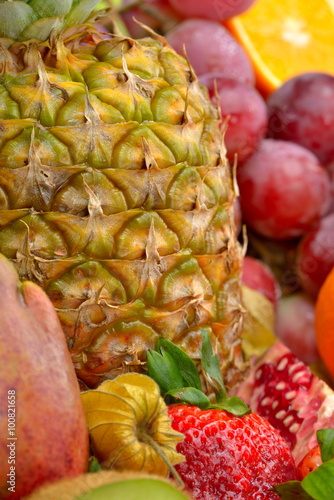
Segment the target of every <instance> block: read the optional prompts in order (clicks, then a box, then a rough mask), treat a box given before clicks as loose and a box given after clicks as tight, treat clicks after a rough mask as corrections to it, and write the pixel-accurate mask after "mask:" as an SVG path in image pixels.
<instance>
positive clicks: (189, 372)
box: [156, 337, 202, 391]
mask: <svg viewBox="0 0 334 500" xmlns="http://www.w3.org/2000/svg"><path fill="white" fill-rule="evenodd" d="M156 350H157V351H159V350H160V351H161V353H162V354H164V353H166V354H168V355H169V356H170V357H171V358H172V359H173V361H174V362H175V364H176V365H177V367H178V369H179V373H180V374H181V377H182V379H183V383H182V384H181V385H179V387H178V388H179V389H180V388H181V387H194V388H195V389H198V390H199V391H201V390H202V384H201V379H200V377H199V374H198V370H197V368H196V365H195V363H194V362H193V360H192V359H191V358H190V357H189V356H188V355H187V354H186V353H185V352H184V351H183V350H182V349H180V348H179V347H177V346H176V345H175V344H173V342H170V341H169V340H167V339H164V338H162V337H160V338H159V339H158V341H157V344H156ZM174 388H175V387H170V389H174Z"/></svg>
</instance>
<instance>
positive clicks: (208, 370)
mask: <svg viewBox="0 0 334 500" xmlns="http://www.w3.org/2000/svg"><path fill="white" fill-rule="evenodd" d="M202 338H203V341H202V351H201V354H202V359H201V364H202V369H203V372H204V374H205V376H206V378H207V380H208V383H209V385H210V387H211V388H212V389H213V391H214V393H215V394H216V399H217V402H218V403H220V402H221V401H223V400H224V399H225V398H226V389H225V386H224V382H223V379H222V375H221V371H220V363H219V358H218V356H217V355H216V354H213V350H212V345H211V341H210V337H209V334H208V332H207V331H206V330H204V329H202Z"/></svg>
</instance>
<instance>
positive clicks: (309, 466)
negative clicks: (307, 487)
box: [297, 444, 322, 480]
mask: <svg viewBox="0 0 334 500" xmlns="http://www.w3.org/2000/svg"><path fill="white" fill-rule="evenodd" d="M321 464H322V459H321V451H320V445H319V444H317V445H315V446H314V447H313V448H311V449H310V451H308V452H307V453H306V455H305V457H304V458H303V459H302V461H301V462H300V463H299V465H298V467H297V476H298V479H300V480H302V479H304V477H305V476H307V475H308V474H309V473H310V472H312V471H314V470H315V469H317V468H318V467H320V465H321Z"/></svg>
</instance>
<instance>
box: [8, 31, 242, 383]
mask: <svg viewBox="0 0 334 500" xmlns="http://www.w3.org/2000/svg"><path fill="white" fill-rule="evenodd" d="M0 41H2V42H4V45H3V46H2V51H1V55H0V73H1V78H0V252H1V253H3V254H4V255H5V256H6V257H8V258H9V259H11V260H12V261H13V262H14V263H15V265H16V268H17V270H18V272H19V275H20V278H21V279H22V280H26V279H30V280H33V281H35V282H37V283H38V284H39V285H41V286H42V287H43V288H44V289H45V291H46V292H47V294H48V295H49V297H50V298H51V300H52V302H53V304H54V306H55V308H56V310H57V312H58V315H59V318H60V320H61V322H62V326H63V329H64V332H65V335H66V338H67V342H68V346H69V349H70V352H71V355H72V359H73V362H74V365H75V368H76V371H77V375H78V378H79V380H81V381H82V382H83V383H84V384H86V385H87V386H89V387H95V386H97V385H98V384H99V383H100V382H101V381H102V380H104V379H106V378H114V377H115V376H117V375H119V374H121V373H123V372H126V371H144V370H145V359H146V351H147V349H151V348H154V346H155V342H156V340H157V338H158V337H159V336H163V337H164V338H167V339H169V340H171V341H172V342H174V343H175V344H177V345H178V346H180V347H181V348H183V349H184V350H185V351H186V352H187V353H188V354H189V355H190V356H191V357H192V358H193V359H195V360H198V359H199V357H200V354H199V350H200V346H201V329H203V328H204V329H206V330H207V331H208V333H209V335H210V337H211V340H212V341H213V343H214V346H215V349H216V352H217V353H218V355H219V357H220V360H221V364H222V370H223V374H224V376H225V381H226V382H227V384H231V383H232V381H233V380H234V377H235V376H236V374H237V373H238V371H239V369H240V367H241V365H242V358H241V347H240V330H241V324H242V307H241V305H240V304H241V298H240V269H241V262H242V254H241V249H240V247H239V244H238V242H237V240H236V236H235V230H234V221H233V209H232V205H233V201H234V199H235V192H234V189H233V182H232V178H231V170H230V166H229V164H228V162H227V161H226V159H225V150H224V146H223V140H222V135H221V132H220V129H219V122H220V116H219V110H217V109H216V108H215V107H214V106H213V105H212V104H211V101H210V99H209V97H208V94H207V91H206V89H204V88H203V87H201V86H200V85H199V84H198V81H197V79H196V76H195V75H194V73H193V71H192V69H191V67H190V66H189V63H188V62H187V60H186V59H184V58H182V57H181V56H179V55H177V54H176V53H175V52H174V50H173V49H171V48H170V47H169V46H168V45H167V43H166V42H165V41H164V39H163V38H162V37H158V36H156V37H155V38H154V39H153V38H144V39H142V40H140V41H138V40H132V39H129V38H124V37H122V36H111V37H110V39H107V40H101V39H99V37H98V35H97V33H96V32H94V30H92V29H91V30H89V29H88V30H87V27H79V28H71V29H69V30H67V31H66V32H63V33H61V34H60V35H58V36H54V37H52V36H51V38H50V39H49V41H46V42H44V43H42V42H38V41H36V40H35V41H27V42H24V43H10V42H8V41H6V40H4V39H2V40H1V39H0Z"/></svg>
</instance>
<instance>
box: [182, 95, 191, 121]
mask: <svg viewBox="0 0 334 500" xmlns="http://www.w3.org/2000/svg"><path fill="white" fill-rule="evenodd" d="M190 123H192V119H191V116H190V114H189V87H187V90H186V98H185V100H184V111H183V119H182V125H189V124H190Z"/></svg>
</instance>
